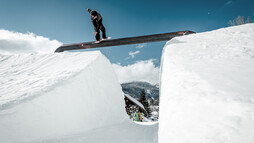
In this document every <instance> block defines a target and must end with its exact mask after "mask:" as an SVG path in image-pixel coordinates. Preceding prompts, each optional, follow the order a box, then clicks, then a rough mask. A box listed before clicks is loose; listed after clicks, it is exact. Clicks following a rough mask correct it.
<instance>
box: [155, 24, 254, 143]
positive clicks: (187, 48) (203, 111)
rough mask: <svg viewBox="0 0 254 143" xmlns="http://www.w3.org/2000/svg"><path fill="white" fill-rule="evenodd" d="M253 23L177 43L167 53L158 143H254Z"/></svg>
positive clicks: (166, 46) (173, 42) (180, 38)
mask: <svg viewBox="0 0 254 143" xmlns="http://www.w3.org/2000/svg"><path fill="white" fill-rule="evenodd" d="M253 79H254V24H246V25H242V26H235V27H229V28H222V29H219V30H215V31H211V32H204V33H199V34H193V35H188V36H184V37H178V38H174V39H173V40H171V41H169V42H168V43H167V44H166V45H165V47H164V50H163V56H162V63H161V83H160V113H159V114H160V119H159V143H239V142H241V143H253V141H254V124H253V123H254V88H253V87H254V80H253Z"/></svg>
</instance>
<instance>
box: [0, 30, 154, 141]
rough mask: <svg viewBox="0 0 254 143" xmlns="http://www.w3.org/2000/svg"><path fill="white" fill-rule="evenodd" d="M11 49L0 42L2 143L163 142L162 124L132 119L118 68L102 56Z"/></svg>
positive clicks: (0, 124) (0, 123)
mask: <svg viewBox="0 0 254 143" xmlns="http://www.w3.org/2000/svg"><path fill="white" fill-rule="evenodd" d="M21 37H22V34H21ZM21 39H22V38H21ZM50 42H51V41H50ZM21 43H22V42H21ZM5 46H6V45H5V44H3V45H1V41H0V50H2V51H5V55H0V65H1V68H0V142H1V143H2V142H4V143H9V142H11V143H12V142H26V143H27V142H61V143H64V142H66V143H69V142H75V143H77V142H82V143H84V142H88V143H97V142H104V143H119V142H123V143H128V142H140V143H147V142H148V143H149V142H150V143H152V142H158V138H157V136H158V135H157V129H158V124H156V125H138V124H135V123H134V122H132V121H131V120H129V117H128V116H127V114H126V111H125V103H124V94H123V92H122V90H121V86H120V83H119V82H118V79H117V77H116V74H115V72H114V69H113V67H112V65H111V63H110V62H109V60H108V59H107V58H106V57H105V56H104V55H102V54H101V53H100V52H99V51H94V52H82V53H68V52H66V53H57V54H53V53H43V52H40V50H39V52H37V49H36V48H37V47H36V48H35V49H32V48H33V47H31V49H29V50H27V51H26V50H24V49H22V47H17V49H22V50H21V51H22V52H19V53H16V51H15V50H14V49H10V51H8V47H5ZM20 46H22V45H20ZM13 50H14V51H15V52H13V53H12V51H13ZM31 51H35V52H32V53H30V52H31Z"/></svg>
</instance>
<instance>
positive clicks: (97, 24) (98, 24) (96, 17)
mask: <svg viewBox="0 0 254 143" xmlns="http://www.w3.org/2000/svg"><path fill="white" fill-rule="evenodd" d="M87 11H88V12H89V13H90V16H91V20H92V23H93V26H94V30H95V32H94V35H95V38H96V42H97V43H99V42H100V41H101V39H100V30H101V32H102V39H109V38H108V37H107V36H106V30H105V27H104V26H103V24H102V17H101V15H100V14H99V13H98V12H97V11H95V10H91V9H89V8H88V9H87Z"/></svg>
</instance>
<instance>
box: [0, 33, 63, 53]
mask: <svg viewBox="0 0 254 143" xmlns="http://www.w3.org/2000/svg"><path fill="white" fill-rule="evenodd" d="M60 45H62V43H61V42H59V41H57V40H50V39H49V38H46V37H43V36H37V35H35V34H33V33H26V34H23V33H18V32H13V31H8V30H3V29H0V53H1V54H4V55H9V54H13V53H16V54H20V53H53V52H54V50H55V49H56V48H57V47H59V46H60Z"/></svg>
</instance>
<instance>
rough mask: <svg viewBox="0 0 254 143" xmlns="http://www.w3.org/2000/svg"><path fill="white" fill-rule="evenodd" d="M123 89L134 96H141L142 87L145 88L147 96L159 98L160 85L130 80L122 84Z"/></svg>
mask: <svg viewBox="0 0 254 143" xmlns="http://www.w3.org/2000/svg"><path fill="white" fill-rule="evenodd" d="M121 86H122V90H123V92H124V93H125V94H129V95H130V96H132V97H134V98H139V97H140V93H141V91H142V89H145V92H146V97H147V98H148V99H149V98H152V97H153V98H154V99H159V86H158V85H152V84H150V83H148V82H139V81H136V82H129V83H123V84H121Z"/></svg>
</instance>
